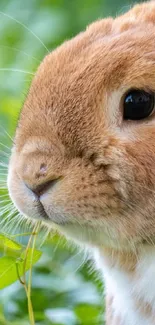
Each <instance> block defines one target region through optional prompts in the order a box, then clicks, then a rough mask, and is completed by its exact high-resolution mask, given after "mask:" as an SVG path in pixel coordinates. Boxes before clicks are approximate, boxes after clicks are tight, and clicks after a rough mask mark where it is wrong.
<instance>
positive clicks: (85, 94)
mask: <svg viewBox="0 0 155 325" xmlns="http://www.w3.org/2000/svg"><path fill="white" fill-rule="evenodd" d="M154 35H155V2H153V1H152V2H150V3H145V4H142V5H137V6H135V7H134V8H133V9H131V11H129V12H128V13H126V14H125V15H123V16H121V17H118V18H116V19H112V18H108V19H103V20H100V21H97V22H95V23H93V24H92V25H90V26H88V28H87V29H86V31H84V32H82V33H80V34H79V35H78V36H76V37H75V38H73V39H72V40H69V41H66V42H65V43H64V44H62V45H61V46H60V47H58V48H57V49H56V50H55V51H53V52H52V53H50V54H49V55H48V56H46V57H45V59H44V60H43V62H42V63H41V65H40V67H39V68H38V71H37V72H36V75H35V78H34V80H33V82H32V85H31V88H30V90H29V93H28V96H27V98H26V101H25V104H24V107H23V109H22V112H21V115H20V119H19V124H18V127H17V131H16V136H15V146H14V149H13V153H12V157H11V161H10V177H9V190H10V195H11V197H12V199H13V200H14V202H15V204H16V206H17V207H18V208H19V209H20V210H21V211H22V212H23V213H25V214H26V215H30V216H31V215H32V211H34V217H38V216H40V211H42V210H40V206H39V207H38V205H37V204H38V202H36V201H35V202H34V201H33V202H32V199H31V198H30V193H29V192H26V191H27V188H26V187H24V185H23V182H24V183H25V184H26V185H27V186H28V187H29V188H31V189H33V190H34V189H36V188H37V187H38V185H40V184H43V183H46V184H47V183H48V184H49V182H51V181H52V180H55V179H58V182H57V185H56V186H55V187H54V188H48V189H47V192H48V196H46V197H44V198H43V201H42V205H43V207H44V211H45V212H46V215H48V216H49V218H50V219H51V221H52V222H53V223H58V227H59V228H60V229H61V230H62V231H64V232H65V231H66V230H65V227H64V229H63V224H64V225H65V222H66V223H67V224H68V223H69V224H70V223H71V224H74V225H75V227H77V238H75V239H77V240H78V239H79V234H80V232H79V229H80V231H81V229H84V227H86V228H88V229H89V230H90V233H91V231H92V232H93V233H95V231H96V230H98V229H100V227H103V229H104V234H103V235H104V236H105V237H108V236H109V238H110V239H109V240H110V242H109V243H107V241H105V243H102V244H103V246H105V256H106V255H107V256H108V261H107V263H113V262H114V260H111V259H110V258H109V256H110V255H111V254H112V253H113V256H115V258H116V260H117V263H119V264H120V267H122V268H124V269H125V270H127V271H129V272H130V273H132V274H133V276H134V270H135V267H136V255H135V254H133V252H131V251H130V250H129V253H128V254H127V255H126V247H131V244H132V247H133V246H134V247H138V245H143V243H144V242H145V243H146V242H147V241H148V242H149V244H150V243H151V239H150V238H154V237H155V222H154V212H155V206H154V191H155V185H154V184H155V141H154V138H155V127H154V116H155V115H154V114H153V115H152V116H151V117H150V118H148V120H144V121H140V122H131V121H123V117H122V110H123V107H122V98H123V96H124V93H125V92H126V91H127V90H128V89H131V88H139V89H141V88H142V89H146V90H147V89H149V90H151V91H155V36H154ZM116 104H117V105H116ZM115 108H116V109H115ZM148 125H149V126H148ZM62 216H63V217H62ZM78 227H80V228H78ZM67 233H68V230H67ZM109 234H110V235H109ZM69 235H71V236H73V237H74V236H75V237H76V235H75V232H73V233H72V234H70V233H69ZM104 236H103V237H104ZM103 241H104V240H103ZM84 242H89V243H91V245H97V239H96V238H95V239H94V238H89V237H88V238H84ZM117 245H118V248H117V249H116V250H115V249H114V247H115V246H117ZM120 247H121V249H122V250H123V252H120V251H119V248H120ZM124 249H125V250H124ZM107 252H108V253H107ZM111 303H112V302H111ZM111 303H110V304H111ZM109 306H110V305H109ZM109 308H110V307H107V309H108V315H109V313H110V312H109ZM107 319H109V320H107V324H108V325H112V324H116V323H117V325H119V324H120V325H121V324H122V323H121V319H120V320H119V321H118V320H115V322H113V321H112V316H107Z"/></svg>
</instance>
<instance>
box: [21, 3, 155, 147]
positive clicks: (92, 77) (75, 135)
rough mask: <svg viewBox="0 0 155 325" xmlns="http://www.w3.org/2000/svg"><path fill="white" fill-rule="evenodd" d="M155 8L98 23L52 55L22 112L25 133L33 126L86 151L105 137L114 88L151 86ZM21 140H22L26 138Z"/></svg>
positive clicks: (41, 68) (40, 72)
mask: <svg viewBox="0 0 155 325" xmlns="http://www.w3.org/2000/svg"><path fill="white" fill-rule="evenodd" d="M136 8H137V9H136ZM143 8H144V10H143ZM146 8H147V9H146ZM149 8H151V9H149ZM153 9H154V11H155V4H154V2H152V3H149V4H146V5H145V4H144V5H143V6H140V7H139V6H137V7H135V8H134V9H132V10H131V11H130V12H129V13H127V14H125V15H124V16H122V17H120V18H116V19H112V18H108V19H103V20H100V21H97V22H95V23H93V24H92V25H90V26H89V27H88V28H87V30H86V31H85V32H83V33H81V34H79V35H78V36H76V37H75V38H73V39H72V40H70V41H67V42H65V43H64V44H63V45H61V46H60V47H59V48H57V49H56V50H55V51H53V52H52V53H51V54H49V55H48V56H47V57H46V58H45V59H44V61H43V63H42V64H41V66H40V67H39V69H38V72H37V73H36V77H35V78H34V80H33V83H32V86H31V89H30V92H29V95H28V98H27V100H26V102H25V107H24V108H23V111H22V115H21V120H20V124H22V125H23V128H26V129H27V134H28V135H29V134H31V133H33V132H34V128H36V130H37V134H39V133H38V132H39V130H40V134H42V130H43V129H44V130H46V131H47V135H49V132H50V134H51V132H52V131H51V130H54V133H55V134H53V135H52V136H53V138H54V137H55V139H56V141H57V138H58V137H59V135H60V136H61V139H63V142H64V143H65V144H67V145H68V144H69V143H70V144H71V145H72V144H73V142H74V143H75V142H77V145H78V147H79V148H80V150H82V149H83V147H85V146H87V143H88V147H89V141H90V143H91V146H93V142H95V143H99V142H100V141H101V132H102V133H103V129H104V130H105V131H106V120H107V118H106V115H104V114H105V111H104V107H105V106H106V105H107V102H106V99H107V97H108V96H109V95H110V93H111V92H112V91H113V90H116V89H118V88H119V87H120V86H121V87H124V86H126V84H128V87H129V88H130V87H138V88H143V87H144V88H145V87H149V88H150V89H152V90H153V89H154V87H155V86H154V75H155V65H154V34H155V26H152V25H151V26H150V27H149V25H148V26H147V28H146V26H145V24H146V20H147V19H145V18H146V17H148V15H149V13H150V10H151V17H152V10H153ZM141 12H142V14H141ZM144 12H145V14H144ZM145 15H146V16H145ZM131 17H132V19H131ZM133 17H134V18H133ZM150 19H152V18H150ZM148 20H149V19H148ZM150 21H151V22H152V20H150ZM123 26H124V27H123ZM125 26H126V27H125ZM127 26H128V28H127ZM135 29H136V32H135ZM40 116H41V117H40ZM40 118H41V121H40ZM23 120H24V122H22V121H23ZM47 121H48V127H47ZM25 124H26V126H25ZM31 129H32V131H31ZM70 134H72V137H71V136H70ZM18 141H20V142H21V143H22V136H21V138H20V140H18ZM82 142H84V143H82ZM69 150H70V149H69ZM75 150H76V149H75Z"/></svg>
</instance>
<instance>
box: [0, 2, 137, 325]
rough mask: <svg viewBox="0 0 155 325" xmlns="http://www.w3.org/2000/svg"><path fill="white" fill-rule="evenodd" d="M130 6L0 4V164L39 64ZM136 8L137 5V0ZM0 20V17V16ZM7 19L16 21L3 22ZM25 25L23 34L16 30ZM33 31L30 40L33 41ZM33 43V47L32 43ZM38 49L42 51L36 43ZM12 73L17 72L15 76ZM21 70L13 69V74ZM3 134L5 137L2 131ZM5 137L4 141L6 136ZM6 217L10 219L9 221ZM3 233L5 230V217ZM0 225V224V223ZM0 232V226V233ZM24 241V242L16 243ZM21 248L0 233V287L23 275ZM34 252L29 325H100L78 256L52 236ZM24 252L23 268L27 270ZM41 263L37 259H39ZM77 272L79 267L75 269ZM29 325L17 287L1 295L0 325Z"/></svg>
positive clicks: (1, 179)
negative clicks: (88, 27) (90, 26)
mask: <svg viewBox="0 0 155 325" xmlns="http://www.w3.org/2000/svg"><path fill="white" fill-rule="evenodd" d="M133 2H134V1H130V0H116V1H114V0H85V1H83V0H44V1H41V0H27V1H22V0H1V1H0V11H1V12H0V30H1V39H0V85H1V86H0V161H3V162H4V163H6V162H7V161H8V157H9V154H10V150H9V149H8V148H7V147H10V146H11V142H12V141H11V139H10V136H12V135H13V134H14V130H15V127H16V125H17V121H18V113H19V111H20V108H21V107H22V104H23V101H24V98H25V96H26V93H27V91H28V88H29V85H30V82H31V79H32V75H31V74H28V73H26V72H22V71H29V72H30V73H32V72H34V71H35V70H36V68H37V66H38V64H39V61H41V60H42V59H43V57H44V56H45V55H46V54H47V50H46V47H47V48H48V49H49V50H52V49H54V48H55V47H56V46H57V45H59V44H60V43H61V42H63V40H65V39H68V38H70V37H73V36H74V35H75V34H76V33H78V32H79V31H81V30H82V29H84V28H85V27H86V25H88V24H89V23H91V22H92V21H93V20H95V19H98V18H101V17H104V16H109V15H111V14H113V15H116V14H118V13H123V12H124V11H125V10H126V9H128V6H130V5H131V4H132V3H133ZM139 2H140V1H139ZM2 12H3V13H5V14H7V15H5V14H3V13H2ZM8 15H9V16H13V17H14V18H15V19H16V20H19V21H21V23H22V25H20V24H19V23H18V22H17V21H14V20H13V19H12V18H10V17H8ZM23 24H25V25H26V26H27V27H28V28H29V29H30V31H28V29H27V28H24V26H23ZM34 33H35V34H36V35H37V36H36V37H35V36H34ZM38 38H40V39H41V41H39V40H38ZM42 42H43V43H44V44H45V46H44V45H43V44H42ZM17 70H18V71H17ZM19 70H21V71H19ZM4 130H5V131H4ZM7 133H8V134H9V135H10V136H8V135H7ZM6 174H7V169H5V168H4V169H3V168H2V167H0V217H1V219H2V218H5V217H6V216H7V214H8V212H7V209H5V206H7V203H8V202H7V200H8V197H7V196H6V195H7V190H6V188H5V186H6V185H5V179H6ZM12 218H13V217H12ZM5 220H6V225H5V226H6V227H5V228H6V230H7V232H8V229H7V219H5ZM0 227H1V221H0ZM0 229H1V228H0ZM24 238H25V237H24ZM23 241H24V245H23V244H21V243H17V242H16V241H14V240H13V239H12V237H7V238H6V236H5V235H4V234H3V233H1V234H0V253H1V257H0V288H3V287H4V286H7V285H9V284H11V283H13V282H14V281H15V280H17V278H18V276H17V269H18V273H19V275H20V276H22V274H23V258H24V254H25V245H26V243H27V241H26V239H23ZM42 250H43V254H42V256H41V253H40V251H38V250H35V251H34V255H33V261H32V262H33V264H34V263H36V262H37V261H38V262H37V264H35V266H34V271H33V276H32V295H31V296H32V303H33V306H34V313H35V320H36V324H37V325H101V324H102V325H103V323H104V316H103V315H104V303H103V295H102V291H103V288H102V282H101V280H100V279H99V278H98V275H97V273H95V272H94V271H92V270H93V267H92V266H91V263H90V261H88V262H85V263H83V262H82V261H84V254H83V253H79V252H78V250H76V249H73V247H72V244H71V245H70V247H69V246H68V244H66V242H65V240H62V239H60V238H59V236H57V235H55V236H53V237H52V238H49V239H48V241H47V242H46V245H44V246H43V248H42ZM30 256H31V249H30V248H29V252H28V259H27V264H26V269H28V268H29V267H30V260H31V258H30ZM40 257H41V258H40ZM80 266H81V267H80ZM11 324H13V325H29V324H30V323H29V318H28V312H27V298H26V295H25V292H24V289H23V287H22V285H21V283H20V282H19V281H16V282H15V283H13V284H12V285H11V286H9V287H7V288H5V289H3V290H1V293H0V325H11Z"/></svg>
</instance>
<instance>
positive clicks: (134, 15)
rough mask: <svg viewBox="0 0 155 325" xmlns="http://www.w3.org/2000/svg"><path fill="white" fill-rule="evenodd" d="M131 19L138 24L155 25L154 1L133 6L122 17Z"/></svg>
mask: <svg viewBox="0 0 155 325" xmlns="http://www.w3.org/2000/svg"><path fill="white" fill-rule="evenodd" d="M125 16H126V17H127V16H128V18H131V19H133V20H135V21H137V23H138V22H147V23H152V24H155V1H149V2H145V3H143V4H138V5H136V6H134V7H133V8H132V9H131V10H130V11H129V12H127V13H126V14H125V15H124V17H125Z"/></svg>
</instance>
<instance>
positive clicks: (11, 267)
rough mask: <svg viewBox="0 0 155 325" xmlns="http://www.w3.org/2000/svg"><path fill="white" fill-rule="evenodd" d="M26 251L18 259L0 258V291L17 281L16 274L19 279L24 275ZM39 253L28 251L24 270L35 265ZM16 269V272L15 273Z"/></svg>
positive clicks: (39, 255)
mask: <svg viewBox="0 0 155 325" xmlns="http://www.w3.org/2000/svg"><path fill="white" fill-rule="evenodd" d="M25 254H26V251H24V252H22V253H21V255H20V257H19V258H16V257H11V256H4V257H1V258H0V289H3V288H5V287H7V286H9V285H10V284H12V283H13V282H15V281H17V280H18V274H19V276H20V277H22V275H23V274H24V258H25ZM41 254H42V253H41V252H40V251H38V250H34V251H33V256H32V248H30V249H29V250H28V254H27V259H26V267H25V270H26V271H28V270H29V269H30V267H31V265H33V264H35V263H36V262H37V261H38V260H39V258H40V257H41ZM17 268H18V272H17Z"/></svg>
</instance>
